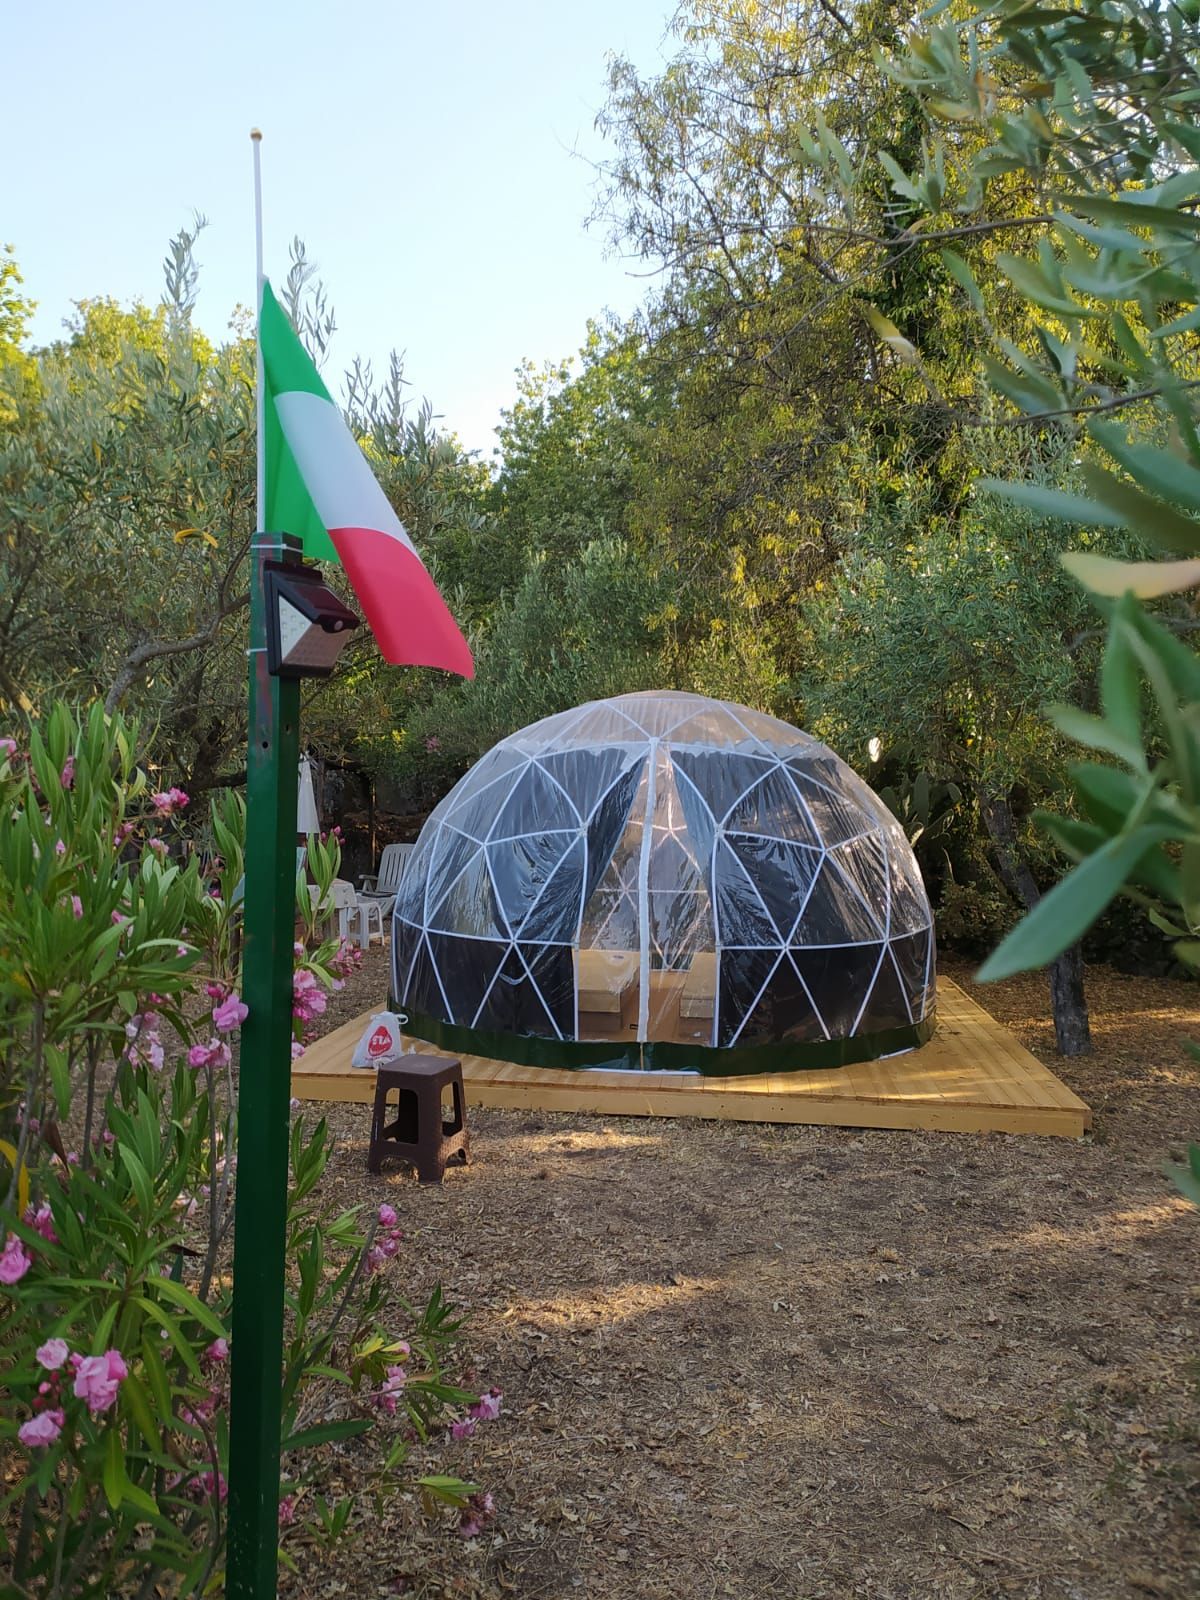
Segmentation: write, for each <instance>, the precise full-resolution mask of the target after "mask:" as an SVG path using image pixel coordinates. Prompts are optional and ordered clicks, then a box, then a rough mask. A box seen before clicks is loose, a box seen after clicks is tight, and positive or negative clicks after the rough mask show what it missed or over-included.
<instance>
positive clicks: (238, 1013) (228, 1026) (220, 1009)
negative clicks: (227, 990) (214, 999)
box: [212, 994, 250, 1033]
mask: <svg viewBox="0 0 1200 1600" xmlns="http://www.w3.org/2000/svg"><path fill="white" fill-rule="evenodd" d="M249 1015H250V1007H249V1006H248V1005H247V1004H246V1002H245V1001H244V1000H243V999H241V998H240V996H239V995H237V994H231V995H229V996H228V997H227V998H226V999H224V1000H222V1001H221V1003H220V1005H216V1006H214V1007H213V1014H212V1020H213V1027H214V1028H215V1029H216V1030H217V1032H218V1033H232V1032H233V1030H234V1029H235V1028H240V1027H241V1025H242V1023H243V1022H245V1020H246V1018H247V1017H248V1016H249Z"/></svg>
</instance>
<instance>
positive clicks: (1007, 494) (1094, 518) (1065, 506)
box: [979, 478, 1125, 528]
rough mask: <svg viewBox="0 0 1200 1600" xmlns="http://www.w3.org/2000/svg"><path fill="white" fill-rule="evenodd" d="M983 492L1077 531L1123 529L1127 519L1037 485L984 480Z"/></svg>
mask: <svg viewBox="0 0 1200 1600" xmlns="http://www.w3.org/2000/svg"><path fill="white" fill-rule="evenodd" d="M979 487H980V488H981V489H987V490H989V491H990V492H991V493H992V494H996V495H999V496H1000V497H1001V498H1002V499H1005V500H1013V501H1015V502H1016V503H1017V504H1018V505H1022V506H1028V507H1029V509H1030V510H1031V511H1040V512H1041V513H1042V515H1043V516H1047V517H1058V518H1059V519H1060V520H1061V521H1063V522H1070V523H1072V524H1074V526H1076V527H1088V528H1093V527H1105V528H1123V527H1124V526H1125V518H1124V517H1123V516H1121V515H1119V514H1118V513H1117V512H1115V511H1112V510H1110V509H1109V507H1107V506H1102V505H1097V503H1096V502H1095V501H1094V500H1085V499H1084V498H1083V496H1082V495H1078V494H1067V493H1066V492H1065V491H1064V490H1062V489H1044V488H1043V487H1042V486H1041V484H1037V483H1006V482H1004V481H1003V480H1002V479H999V478H981V479H980V481H979Z"/></svg>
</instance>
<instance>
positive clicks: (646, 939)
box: [392, 692, 934, 1076]
mask: <svg viewBox="0 0 1200 1600" xmlns="http://www.w3.org/2000/svg"><path fill="white" fill-rule="evenodd" d="M392 961H393V980H392V981H393V998H394V1001H395V1003H396V1004H398V1005H399V1006H401V1007H402V1008H403V1009H404V1010H405V1011H406V1012H407V1013H408V1016H409V1024H408V1025H409V1029H410V1031H411V1032H413V1033H415V1034H417V1035H419V1036H420V1037H422V1038H425V1039H428V1040H430V1041H431V1042H433V1043H437V1044H441V1045H444V1046H446V1047H447V1048H448V1049H452V1050H457V1051H465V1052H471V1053H474V1054H479V1055H488V1056H494V1057H498V1058H500V1059H503V1060H510V1061H522V1062H526V1063H532V1064H534V1065H543V1066H555V1067H563V1066H610V1067H612V1066H618V1067H644V1068H654V1069H663V1068H667V1069H684V1070H698V1071H701V1072H708V1073H713V1074H717V1075H722V1076H723V1075H726V1074H733V1073H739V1072H763V1071H768V1070H769V1071H778V1070H781V1069H785V1068H790V1067H803V1066H830V1065H841V1064H843V1063H846V1062H849V1061H859V1060H865V1059H868V1058H870V1057H873V1056H880V1055H886V1054H891V1053H893V1052H895V1051H899V1050H904V1049H909V1048H911V1047H913V1046H914V1045H917V1044H921V1043H923V1042H924V1040H925V1039H927V1038H928V1037H929V1035H930V1033H931V1032H932V1028H933V998H934V941H933V917H932V913H931V911H930V907H929V901H928V899H927V898H926V895H925V889H924V886H923V884H922V882H921V876H920V872H919V869H918V867H917V864H916V860H915V858H914V856H913V853H912V850H911V849H910V847H909V844H908V841H907V839H906V838H905V835H904V832H903V830H902V829H901V827H900V825H899V823H897V822H896V820H895V818H894V817H893V816H892V815H891V813H890V812H889V811H888V810H887V808H886V807H885V806H884V805H883V803H882V801H880V800H879V799H878V797H877V796H876V795H875V794H874V793H872V791H871V790H870V789H869V788H868V786H867V785H866V784H865V783H864V782H863V781H862V780H861V779H860V778H859V777H857V776H856V775H855V773H853V772H852V771H851V769H850V768H849V767H848V766H846V764H845V763H844V762H843V761H840V760H839V759H838V757H837V756H835V755H834V754H833V752H832V751H831V750H830V749H829V748H828V747H827V746H826V745H824V744H821V743H820V742H819V741H818V740H816V739H813V738H811V737H810V736H809V735H808V734H805V733H801V732H800V731H799V730H798V729H796V728H793V727H790V726H789V725H788V724H787V723H785V722H780V721H778V720H777V719H776V718H774V717H769V716H764V715H763V714H762V713H761V712H756V711H750V710H748V709H747V708H746V707H744V706H737V705H730V704H727V703H726V702H724V701H718V700H709V699H705V698H703V697H702V696H699V695H691V694H676V693H668V692H656V693H648V694H628V695H621V696H618V697H617V698H615V699H612V700H600V701H594V702H592V703H590V704H588V705H584V706H580V707H578V708H577V709H575V710H573V711H566V712H562V713H560V714H559V715H557V716H553V717H547V718H545V719H544V720H543V721H541V722H536V723H534V724H533V725H532V726H531V727H528V728H523V729H522V730H521V731H520V732H519V733H514V734H512V735H511V736H510V737H509V738H507V739H503V740H501V742H500V743H499V744H498V745H496V746H495V747H494V748H493V749H492V750H490V751H489V752H488V754H487V755H485V756H484V757H483V758H482V760H480V761H479V762H477V763H476V765H475V766H474V767H472V768H471V770H470V771H469V772H468V773H467V774H466V776H465V777H464V778H462V779H461V780H460V782H459V783H458V784H457V785H456V787H455V788H454V789H453V790H451V792H450V793H449V794H448V795H447V796H446V798H445V799H444V800H443V801H442V802H441V804H440V805H439V806H438V807H437V809H436V810H435V811H434V812H433V814H432V815H431V816H430V818H429V820H428V822H427V823H426V824H425V827H424V829H423V830H422V832H421V836H420V839H419V840H418V842H417V845H416V847H415V849H414V851H413V854H412V856H411V858H410V860H409V863H408V866H407V868H406V871H405V875H404V878H403V881H402V883H401V886H400V891H399V893H398V895H397V897H396V903H395V911H394V920H393V939H392Z"/></svg>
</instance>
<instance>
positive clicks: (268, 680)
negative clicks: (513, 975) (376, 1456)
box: [225, 130, 300, 1600]
mask: <svg viewBox="0 0 1200 1600" xmlns="http://www.w3.org/2000/svg"><path fill="white" fill-rule="evenodd" d="M261 137H262V136H261V134H259V133H258V132H257V130H255V132H254V133H252V134H251V138H252V139H253V141H254V189H255V213H256V224H257V234H258V281H259V297H258V304H259V305H260V306H261V303H262V282H263V274H262V201H261V182H260V176H259V141H260V139H261ZM263 394H264V389H263V370H262V352H261V349H260V351H259V358H258V401H257V403H258V417H259V461H258V516H257V519H256V520H257V523H258V528H259V530H260V531H259V532H258V533H256V535H255V539H254V547H253V558H254V559H253V561H252V564H251V590H250V650H249V656H248V660H249V672H248V678H249V690H250V716H249V731H248V749H247V760H246V889H245V943H244V947H243V957H242V994H243V998H244V1000H245V1002H246V1004H247V1006H248V1007H249V1014H248V1016H247V1017H246V1021H245V1024H244V1025H243V1028H242V1035H241V1069H240V1076H239V1080H238V1137H237V1187H236V1208H235V1216H234V1246H233V1328H232V1335H233V1337H232V1349H231V1352H230V1356H231V1380H230V1429H229V1523H228V1530H227V1531H228V1566H227V1572H226V1588H225V1593H226V1595H227V1596H229V1600H274V1596H275V1594H276V1592H277V1582H278V1555H279V1454H280V1418H281V1398H280V1384H281V1376H282V1372H281V1367H282V1359H283V1291H284V1274H285V1270H286V1260H285V1255H286V1243H287V1192H288V1136H289V1127H290V1116H289V1102H290V1100H291V1072H292V967H293V954H292V943H293V939H294V928H295V902H296V769H297V763H298V762H299V759H300V684H299V681H298V680H296V679H286V678H278V677H272V676H271V675H270V674H269V673H268V671H267V652H266V643H267V614H266V596H265V590H264V576H265V574H264V566H265V563H266V562H267V561H268V560H271V559H276V560H278V559H279V558H280V556H281V555H282V553H283V539H282V535H281V534H280V533H278V532H273V533H265V532H262V531H261V530H262V524H263V521H264V520H265V515H264V513H265V499H266V495H265V477H264V472H265V464H264V460H263V450H262V408H263V403H264V401H263Z"/></svg>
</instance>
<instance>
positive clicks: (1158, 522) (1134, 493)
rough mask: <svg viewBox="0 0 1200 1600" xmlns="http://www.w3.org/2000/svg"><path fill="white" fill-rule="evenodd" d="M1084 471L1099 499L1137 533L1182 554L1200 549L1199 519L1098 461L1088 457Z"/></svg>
mask: <svg viewBox="0 0 1200 1600" xmlns="http://www.w3.org/2000/svg"><path fill="white" fill-rule="evenodd" d="M1082 471H1083V481H1084V482H1085V483H1086V484H1087V486H1088V489H1089V490H1090V491H1091V493H1092V494H1093V495H1094V496H1095V497H1096V499H1097V500H1099V501H1101V502H1102V503H1103V504H1104V505H1106V506H1107V507H1108V508H1109V510H1110V511H1114V512H1116V513H1117V514H1118V515H1119V516H1120V517H1121V519H1122V521H1123V522H1124V524H1125V526H1126V527H1127V528H1130V529H1131V530H1132V531H1133V532H1134V533H1139V534H1141V536H1142V538H1144V539H1149V540H1150V541H1151V542H1152V543H1153V544H1157V545H1161V546H1162V548H1163V549H1164V550H1176V551H1178V552H1179V553H1180V554H1181V555H1189V556H1190V555H1195V554H1196V553H1197V551H1200V522H1195V521H1193V519H1192V518H1191V517H1185V516H1183V515H1182V514H1181V513H1180V512H1178V511H1176V510H1175V509H1174V508H1173V507H1172V506H1169V505H1166V504H1165V503H1164V502H1163V501H1162V500H1158V499H1156V498H1155V497H1154V496H1152V495H1148V494H1143V493H1142V491H1141V490H1140V489H1137V488H1135V487H1134V485H1133V484H1132V483H1126V482H1125V481H1124V480H1123V479H1122V478H1118V477H1115V476H1114V475H1113V474H1112V473H1111V472H1109V471H1108V470H1107V469H1106V468H1104V467H1102V466H1100V465H1099V464H1098V463H1097V462H1095V461H1085V462H1084V463H1083V468H1082Z"/></svg>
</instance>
